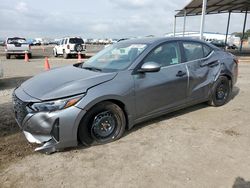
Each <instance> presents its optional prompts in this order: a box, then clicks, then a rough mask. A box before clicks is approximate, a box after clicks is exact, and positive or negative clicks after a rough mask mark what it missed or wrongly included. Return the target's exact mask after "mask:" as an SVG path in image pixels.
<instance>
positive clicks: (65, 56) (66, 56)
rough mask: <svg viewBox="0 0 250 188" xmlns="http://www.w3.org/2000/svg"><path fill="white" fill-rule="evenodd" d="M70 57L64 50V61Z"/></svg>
mask: <svg viewBox="0 0 250 188" xmlns="http://www.w3.org/2000/svg"><path fill="white" fill-rule="evenodd" d="M68 57H69V55H68V54H67V53H66V52H65V50H63V58H64V59H68Z"/></svg>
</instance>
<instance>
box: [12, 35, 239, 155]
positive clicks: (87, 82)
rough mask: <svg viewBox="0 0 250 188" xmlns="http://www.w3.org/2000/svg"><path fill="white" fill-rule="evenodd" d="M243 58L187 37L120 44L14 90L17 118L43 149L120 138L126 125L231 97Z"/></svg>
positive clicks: (24, 130)
mask: <svg viewBox="0 0 250 188" xmlns="http://www.w3.org/2000/svg"><path fill="white" fill-rule="evenodd" d="M237 75H238V60H237V59H236V58H235V57H234V56H233V55H232V54H230V53H228V52H225V51H223V50H220V49H219V48H217V47H215V46H213V45H211V44H208V43H206V42H203V41H200V40H194V39H189V38H144V39H133V40H126V41H122V42H118V43H116V44H114V45H112V46H109V47H107V48H105V49H104V50H102V51H101V52H99V53H98V54H96V55H95V56H93V57H92V58H90V59H89V60H87V61H86V62H85V63H79V64H75V65H71V66H66V67H62V68H57V69H53V70H50V71H47V72H44V73H41V74H39V75H37V76H35V77H33V78H31V79H29V80H28V81H26V82H24V83H23V84H22V85H21V86H20V87H18V88H17V89H16V90H15V91H14V93H13V103H14V111H15V116H16V120H17V123H18V124H19V126H20V127H21V129H22V130H23V132H24V135H25V136H26V138H27V139H28V141H29V142H35V143H39V144H42V146H41V147H39V148H37V149H36V150H37V151H42V152H45V153H52V152H55V151H59V150H62V149H63V148H66V147H72V146H77V145H78V144H83V145H86V146H91V145H93V144H97V143H101V144H103V143H108V142H111V141H114V140H117V139H119V138H120V137H121V136H122V135H123V133H124V131H125V129H131V128H132V127H133V126H134V125H135V124H137V123H139V122H143V121H146V120H149V119H151V118H154V117H157V116H161V115H163V114H166V113H168V112H172V111H175V110H178V109H181V108H184V107H187V106H190V105H194V104H197V103H202V102H208V103H209V104H211V105H213V106H221V105H224V104H225V103H227V102H228V101H229V100H230V94H231V91H232V88H233V86H234V84H235V83H236V81H237Z"/></svg>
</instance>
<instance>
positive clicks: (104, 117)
mask: <svg viewBox="0 0 250 188" xmlns="http://www.w3.org/2000/svg"><path fill="white" fill-rule="evenodd" d="M125 127H126V118H125V115H124V112H123V110H122V109H121V108H120V107H119V106H118V105H116V104H114V103H111V102H102V103H100V104H97V105H96V106H94V107H93V108H92V109H91V110H89V111H88V113H87V114H86V115H85V117H84V118H83V119H82V121H81V123H80V125H79V129H78V139H79V141H80V142H81V143H82V144H84V145H87V146H90V145H92V144H93V143H95V142H96V143H99V144H105V143H108V142H111V141H114V140H117V139H119V138H120V137H121V136H122V135H123V133H124V131H125Z"/></svg>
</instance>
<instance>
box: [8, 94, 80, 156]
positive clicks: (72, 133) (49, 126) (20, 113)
mask: <svg viewBox="0 0 250 188" xmlns="http://www.w3.org/2000/svg"><path fill="white" fill-rule="evenodd" d="M13 99H14V100H13V101H14V111H15V117H16V121H17V123H18V125H19V126H20V128H21V130H22V131H23V133H24V135H25V137H26V139H27V140H28V141H29V142H31V143H37V144H42V146H41V147H38V148H36V149H35V151H40V152H43V153H47V154H50V153H53V152H56V151H60V150H62V149H64V148H66V147H75V146H77V145H78V140H77V130H78V125H79V123H80V120H81V117H82V115H83V110H82V109H79V108H77V107H75V106H72V107H69V108H67V109H64V110H59V111H54V112H38V113H29V112H28V111H26V112H25V109H26V105H27V104H28V103H26V102H23V101H22V100H21V99H19V98H18V97H17V96H15V95H13Z"/></svg>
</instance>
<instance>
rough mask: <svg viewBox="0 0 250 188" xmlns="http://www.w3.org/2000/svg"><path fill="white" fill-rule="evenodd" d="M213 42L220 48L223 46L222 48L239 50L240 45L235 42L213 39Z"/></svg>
mask: <svg viewBox="0 0 250 188" xmlns="http://www.w3.org/2000/svg"><path fill="white" fill-rule="evenodd" d="M211 44H213V45H214V46H217V47H218V48H222V49H232V50H237V49H238V47H237V46H236V45H235V44H231V45H229V44H225V42H224V41H216V40H214V41H212V42H211Z"/></svg>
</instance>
